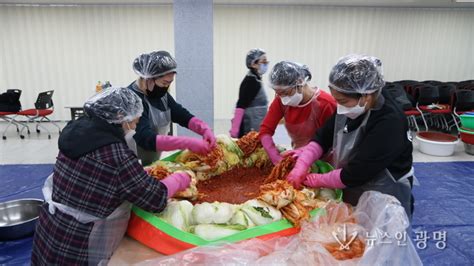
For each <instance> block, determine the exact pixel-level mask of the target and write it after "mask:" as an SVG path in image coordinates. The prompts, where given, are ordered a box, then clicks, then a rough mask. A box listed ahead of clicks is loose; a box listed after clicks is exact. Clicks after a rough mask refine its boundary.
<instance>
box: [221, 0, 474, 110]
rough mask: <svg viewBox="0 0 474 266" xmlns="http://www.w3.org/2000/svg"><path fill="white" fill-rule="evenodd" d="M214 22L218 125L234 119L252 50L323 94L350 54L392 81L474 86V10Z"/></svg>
mask: <svg viewBox="0 0 474 266" xmlns="http://www.w3.org/2000/svg"><path fill="white" fill-rule="evenodd" d="M214 21H215V26H214V27H215V32H214V47H215V48H214V49H215V55H214V60H215V62H214V67H215V73H214V77H215V83H214V86H215V99H220V101H217V102H216V103H215V105H214V106H215V114H216V116H217V118H229V117H231V116H232V112H233V107H234V106H235V101H236V98H237V97H238V87H239V84H240V82H241V80H242V78H243V76H244V74H245V72H246V68H245V65H244V58H245V54H246V52H247V51H248V50H249V49H251V48H253V47H260V48H263V49H264V50H266V51H267V53H268V58H269V60H270V61H271V63H270V64H271V65H272V66H273V64H275V63H276V62H278V61H281V60H285V59H287V60H294V61H298V62H301V63H305V64H307V65H308V66H309V67H310V69H311V71H312V74H313V80H312V84H313V85H317V86H319V87H322V88H327V84H328V76H329V71H330V69H331V67H332V66H333V65H334V64H335V63H336V61H337V59H338V58H339V57H341V56H343V55H346V54H349V53H366V54H371V55H375V56H378V57H379V58H380V59H381V60H382V62H383V64H384V73H385V77H386V80H389V81H391V80H392V81H393V80H400V79H414V80H428V79H435V80H441V81H451V80H453V81H456V80H465V79H473V78H474V10H473V9H465V10H459V9H406V8H362V7H361V8H349V7H348V8H344V7H318V6H300V7H291V6H270V7H269V6H251V7H245V6H218V7H216V8H215V19H214ZM264 80H265V82H267V83H268V75H265V76H264ZM267 92H268V94H267V95H268V96H269V98H270V99H272V98H273V95H274V94H273V92H271V90H270V89H267Z"/></svg>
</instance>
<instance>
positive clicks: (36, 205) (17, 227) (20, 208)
mask: <svg viewBox="0 0 474 266" xmlns="http://www.w3.org/2000/svg"><path fill="white" fill-rule="evenodd" d="M42 204H43V200H41V199H19V200H12V201H7V202H2V203H0V240H13V239H18V238H23V237H27V236H31V235H33V232H34V231H35V226H36V221H37V220H38V216H39V211H40V207H41V205H42Z"/></svg>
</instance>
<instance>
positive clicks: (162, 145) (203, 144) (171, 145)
mask: <svg viewBox="0 0 474 266" xmlns="http://www.w3.org/2000/svg"><path fill="white" fill-rule="evenodd" d="M180 149H189V150H191V151H192V152H195V153H199V154H206V153H208V152H210V151H211V147H210V145H209V143H208V142H207V141H204V140H202V139H197V138H192V137H184V136H183V137H175V136H164V135H157V136H156V150H157V151H173V150H180Z"/></svg>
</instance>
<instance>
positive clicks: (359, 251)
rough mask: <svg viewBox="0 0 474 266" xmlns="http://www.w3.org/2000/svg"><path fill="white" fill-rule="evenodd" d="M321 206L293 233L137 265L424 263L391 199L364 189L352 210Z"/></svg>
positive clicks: (402, 213)
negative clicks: (320, 212) (322, 212)
mask: <svg viewBox="0 0 474 266" xmlns="http://www.w3.org/2000/svg"><path fill="white" fill-rule="evenodd" d="M325 210H326V215H322V216H318V217H316V218H314V219H313V220H312V221H309V222H305V223H303V224H302V226H301V231H300V233H298V234H297V235H293V236H289V237H280V238H273V239H270V240H261V239H258V238H254V239H249V240H246V241H242V242H239V243H233V244H229V243H220V244H215V245H212V246H202V247H196V248H193V249H189V250H186V251H183V252H180V253H177V254H174V255H173V256H167V257H160V258H157V259H151V260H146V261H142V262H140V263H138V265H191V264H205V265H229V264H231V265H307V264H312V265H402V264H407V265H422V263H421V260H420V257H419V256H418V254H417V252H416V249H415V247H414V245H413V243H412V241H411V239H410V237H409V235H408V234H407V233H406V230H407V229H408V228H409V222H408V217H407V215H406V213H405V210H404V208H403V207H402V206H401V205H400V202H399V201H398V200H397V199H396V198H395V197H393V196H390V195H387V194H382V193H380V192H376V191H368V192H365V193H364V194H362V196H361V198H360V199H359V203H358V205H357V206H356V207H355V208H353V207H352V206H350V205H348V204H346V203H339V202H330V203H329V204H328V205H327V206H326V208H325Z"/></svg>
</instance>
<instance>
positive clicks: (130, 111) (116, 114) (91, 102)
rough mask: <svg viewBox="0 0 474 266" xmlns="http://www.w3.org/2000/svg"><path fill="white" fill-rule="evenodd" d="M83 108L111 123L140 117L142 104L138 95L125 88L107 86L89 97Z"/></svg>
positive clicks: (119, 122) (88, 112)
mask: <svg viewBox="0 0 474 266" xmlns="http://www.w3.org/2000/svg"><path fill="white" fill-rule="evenodd" d="M84 110H85V111H86V112H87V114H89V115H93V116H96V117H98V118H100V119H103V120H105V121H107V122H109V123H111V124H121V123H123V122H130V121H132V120H133V119H135V118H137V117H140V116H141V114H142V112H143V104H142V100H141V99H140V97H139V96H138V95H137V94H136V93H134V92H133V91H132V90H130V89H127V88H118V87H116V88H108V89H106V90H104V91H102V92H101V93H98V94H96V95H94V96H92V97H91V98H89V99H88V100H87V101H86V102H85V103H84Z"/></svg>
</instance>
